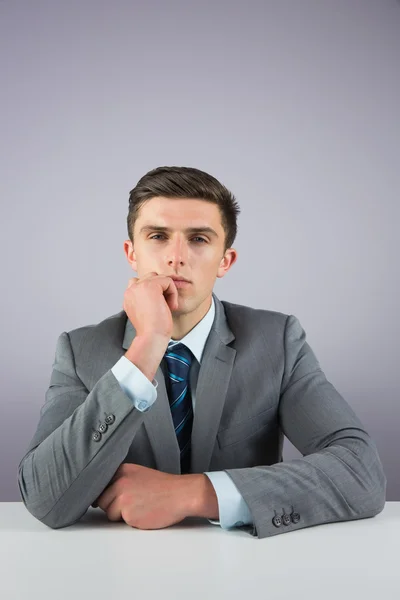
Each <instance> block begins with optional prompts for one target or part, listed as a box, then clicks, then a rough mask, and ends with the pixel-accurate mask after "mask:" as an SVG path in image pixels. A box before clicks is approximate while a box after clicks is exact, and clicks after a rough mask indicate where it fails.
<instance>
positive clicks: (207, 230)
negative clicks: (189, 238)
mask: <svg viewBox="0 0 400 600" xmlns="http://www.w3.org/2000/svg"><path fill="white" fill-rule="evenodd" d="M147 231H162V232H168V233H170V232H171V231H172V229H171V228H170V227H162V226H161V225H144V226H143V227H142V228H141V230H140V231H139V233H146V232H147ZM184 232H185V233H209V234H210V235H211V236H213V237H218V233H217V232H216V231H214V229H212V227H208V226H204V227H201V226H200V227H186V229H184Z"/></svg>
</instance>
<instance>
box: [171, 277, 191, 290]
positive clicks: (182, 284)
mask: <svg viewBox="0 0 400 600" xmlns="http://www.w3.org/2000/svg"><path fill="white" fill-rule="evenodd" d="M173 281H174V284H175V285H176V287H177V288H184V287H188V286H189V285H191V283H190V281H186V280H185V279H174V280H173Z"/></svg>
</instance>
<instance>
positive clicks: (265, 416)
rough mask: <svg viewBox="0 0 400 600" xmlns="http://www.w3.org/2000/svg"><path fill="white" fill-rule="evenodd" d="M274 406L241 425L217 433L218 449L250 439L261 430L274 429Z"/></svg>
mask: <svg viewBox="0 0 400 600" xmlns="http://www.w3.org/2000/svg"><path fill="white" fill-rule="evenodd" d="M274 409H276V407H275V406H270V407H269V408H267V409H266V410H263V411H262V412H261V413H259V414H258V415H255V416H254V417H251V418H250V419H246V421H242V422H241V423H237V424H236V425H232V426H231V427H228V428H227V429H223V430H222V431H219V432H218V433H217V440H218V445H219V447H220V448H225V447H226V446H231V445H232V444H237V443H238V442H243V441H245V440H248V439H249V438H252V437H253V436H255V435H256V434H257V433H260V434H261V432H262V430H263V429H268V428H270V427H275V417H274V415H275V411H274Z"/></svg>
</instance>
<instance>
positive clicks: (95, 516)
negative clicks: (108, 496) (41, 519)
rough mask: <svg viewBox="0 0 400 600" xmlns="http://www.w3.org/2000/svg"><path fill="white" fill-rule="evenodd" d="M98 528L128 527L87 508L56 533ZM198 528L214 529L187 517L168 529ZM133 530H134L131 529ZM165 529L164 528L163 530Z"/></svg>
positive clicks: (210, 525) (93, 509) (99, 510)
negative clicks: (78, 518)
mask: <svg viewBox="0 0 400 600" xmlns="http://www.w3.org/2000/svg"><path fill="white" fill-rule="evenodd" d="M100 527H107V528H113V529H114V528H117V527H124V528H125V527H130V525H127V523H125V521H123V520H121V521H109V519H108V517H107V515H106V513H105V512H104V511H103V510H101V508H89V509H88V511H87V513H86V514H85V515H84V516H83V517H82V518H81V519H80V520H79V521H77V522H76V523H74V525H70V526H68V527H63V528H62V529H57V531H68V530H69V531H72V530H76V529H78V528H85V529H99V528H100ZM199 527H215V525H213V524H212V523H209V522H208V521H207V519H203V518H201V517H187V518H186V519H184V520H183V521H181V522H180V523H176V524H175V525H170V526H169V527H168V529H172V528H173V529H193V528H196V529H198V528H199ZM133 529H134V528H133ZM165 529H166V528H165Z"/></svg>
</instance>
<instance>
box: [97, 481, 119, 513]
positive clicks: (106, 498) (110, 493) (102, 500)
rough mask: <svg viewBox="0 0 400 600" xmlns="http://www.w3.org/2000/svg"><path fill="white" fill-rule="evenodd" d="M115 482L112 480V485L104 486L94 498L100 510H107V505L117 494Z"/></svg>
mask: <svg viewBox="0 0 400 600" xmlns="http://www.w3.org/2000/svg"><path fill="white" fill-rule="evenodd" d="M116 483H117V482H114V483H113V484H112V485H109V486H108V487H106V489H105V490H104V492H103V493H102V494H101V496H99V497H98V498H97V500H96V502H97V506H99V507H100V508H101V509H102V510H104V511H105V512H107V509H108V507H109V506H110V504H111V503H112V502H113V501H114V499H115V498H116V496H117V490H116V487H115V486H116Z"/></svg>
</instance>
